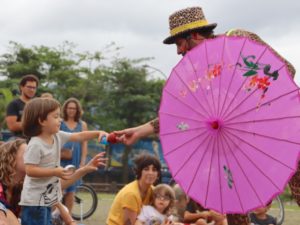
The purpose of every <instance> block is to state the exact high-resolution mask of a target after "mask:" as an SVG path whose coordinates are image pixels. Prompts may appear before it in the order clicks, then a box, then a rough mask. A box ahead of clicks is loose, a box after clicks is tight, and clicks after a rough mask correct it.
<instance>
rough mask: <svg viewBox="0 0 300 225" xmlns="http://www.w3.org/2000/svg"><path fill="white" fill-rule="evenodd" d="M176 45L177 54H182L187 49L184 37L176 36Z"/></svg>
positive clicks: (187, 45)
mask: <svg viewBox="0 0 300 225" xmlns="http://www.w3.org/2000/svg"><path fill="white" fill-rule="evenodd" d="M175 44H176V46H177V54H178V55H182V56H184V55H185V54H186V53H187V52H188V51H189V44H188V42H187V40H186V39H185V38H177V39H176V40H175Z"/></svg>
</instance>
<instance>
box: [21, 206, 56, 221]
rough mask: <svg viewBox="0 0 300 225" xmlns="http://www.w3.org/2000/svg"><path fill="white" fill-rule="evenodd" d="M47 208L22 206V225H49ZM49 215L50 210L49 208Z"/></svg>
mask: <svg viewBox="0 0 300 225" xmlns="http://www.w3.org/2000/svg"><path fill="white" fill-rule="evenodd" d="M48 208H49V207H43V206H23V207H22V214H21V222H22V225H41V224H46V225H49V221H48V220H49V219H48V211H49V209H48ZM50 215H51V208H50ZM50 222H51V220H50ZM50 224H52V223H50Z"/></svg>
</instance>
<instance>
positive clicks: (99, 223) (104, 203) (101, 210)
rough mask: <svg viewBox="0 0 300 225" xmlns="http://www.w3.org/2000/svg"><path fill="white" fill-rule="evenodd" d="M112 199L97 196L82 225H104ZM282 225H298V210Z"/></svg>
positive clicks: (291, 213) (293, 210)
mask: <svg viewBox="0 0 300 225" xmlns="http://www.w3.org/2000/svg"><path fill="white" fill-rule="evenodd" d="M112 200H113V198H112V197H107V196H105V197H101V194H100V195H99V203H98V208H97V210H96V212H95V213H94V214H93V216H92V217H90V218H88V219H86V220H85V221H83V224H84V225H105V219H106V217H107V214H108V211H109V209H110V205H111V203H112ZM283 225H300V209H286V210H285V220H284V223H283Z"/></svg>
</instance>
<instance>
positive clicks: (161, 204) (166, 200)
mask: <svg viewBox="0 0 300 225" xmlns="http://www.w3.org/2000/svg"><path fill="white" fill-rule="evenodd" d="M170 202H171V199H170V197H169V196H167V195H166V194H164V193H156V194H154V207H155V208H156V209H157V211H159V212H160V213H163V211H164V210H165V209H166V208H167V207H168V206H169V205H170Z"/></svg>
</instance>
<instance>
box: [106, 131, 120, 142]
mask: <svg viewBox="0 0 300 225" xmlns="http://www.w3.org/2000/svg"><path fill="white" fill-rule="evenodd" d="M107 141H108V142H109V143H112V144H115V143H117V142H118V141H117V138H116V135H115V134H114V133H110V134H109V135H108V136H107Z"/></svg>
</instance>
